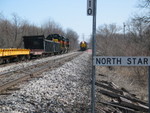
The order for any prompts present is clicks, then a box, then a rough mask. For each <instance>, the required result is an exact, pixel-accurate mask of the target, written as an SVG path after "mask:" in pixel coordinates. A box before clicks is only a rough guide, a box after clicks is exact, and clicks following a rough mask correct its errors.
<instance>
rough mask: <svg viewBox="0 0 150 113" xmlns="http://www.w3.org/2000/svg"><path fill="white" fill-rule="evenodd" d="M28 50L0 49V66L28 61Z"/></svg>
mask: <svg viewBox="0 0 150 113" xmlns="http://www.w3.org/2000/svg"><path fill="white" fill-rule="evenodd" d="M29 56H30V49H18V48H7V49H0V64H3V63H9V62H12V61H14V60H16V61H19V60H25V59H29Z"/></svg>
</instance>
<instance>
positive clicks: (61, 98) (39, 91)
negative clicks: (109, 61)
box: [0, 52, 91, 113]
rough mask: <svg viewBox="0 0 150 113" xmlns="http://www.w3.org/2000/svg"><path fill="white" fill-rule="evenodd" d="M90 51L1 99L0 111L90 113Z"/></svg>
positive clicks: (9, 112)
mask: <svg viewBox="0 0 150 113" xmlns="http://www.w3.org/2000/svg"><path fill="white" fill-rule="evenodd" d="M90 58H91V53H88V52H84V53H83V54H82V55H80V56H78V57H77V58H75V59H73V60H72V61H70V62H67V63H65V64H64V65H63V66H61V67H59V68H57V69H54V70H53V71H49V72H45V73H43V74H42V76H43V77H42V78H38V79H37V78H35V79H34V80H32V81H30V82H29V83H25V84H24V85H22V86H21V90H19V91H16V92H15V93H13V94H12V95H10V96H8V97H6V98H3V99H1V100H0V112H8V113H17V112H18V113H30V112H37V113H41V112H42V113H56V112H57V113H67V112H68V113H69V112H70V113H87V112H88V111H89V105H90V76H91V60H90Z"/></svg>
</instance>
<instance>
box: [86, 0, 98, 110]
mask: <svg viewBox="0 0 150 113" xmlns="http://www.w3.org/2000/svg"><path fill="white" fill-rule="evenodd" d="M96 4H97V1H96V0H87V15H88V16H93V31H92V87H91V113H95V80H96V77H95V65H94V61H93V59H94V56H95V55H96V50H95V49H96V43H95V38H96Z"/></svg>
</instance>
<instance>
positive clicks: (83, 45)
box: [80, 41, 87, 51]
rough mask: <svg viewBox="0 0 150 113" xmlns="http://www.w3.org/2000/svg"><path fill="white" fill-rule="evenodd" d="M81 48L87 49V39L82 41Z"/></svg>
mask: <svg viewBox="0 0 150 113" xmlns="http://www.w3.org/2000/svg"><path fill="white" fill-rule="evenodd" d="M80 50H81V51H85V50H87V43H86V42H85V41H82V42H80Z"/></svg>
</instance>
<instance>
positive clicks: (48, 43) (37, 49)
mask: <svg viewBox="0 0 150 113" xmlns="http://www.w3.org/2000/svg"><path fill="white" fill-rule="evenodd" d="M23 41H24V48H25V49H30V50H31V52H30V54H31V57H32V56H48V55H51V54H55V55H56V54H62V53H67V52H68V51H69V39H68V38H64V37H63V36H61V35H59V34H51V35H48V36H47V37H46V38H45V37H44V35H36V36H24V37H23Z"/></svg>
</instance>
